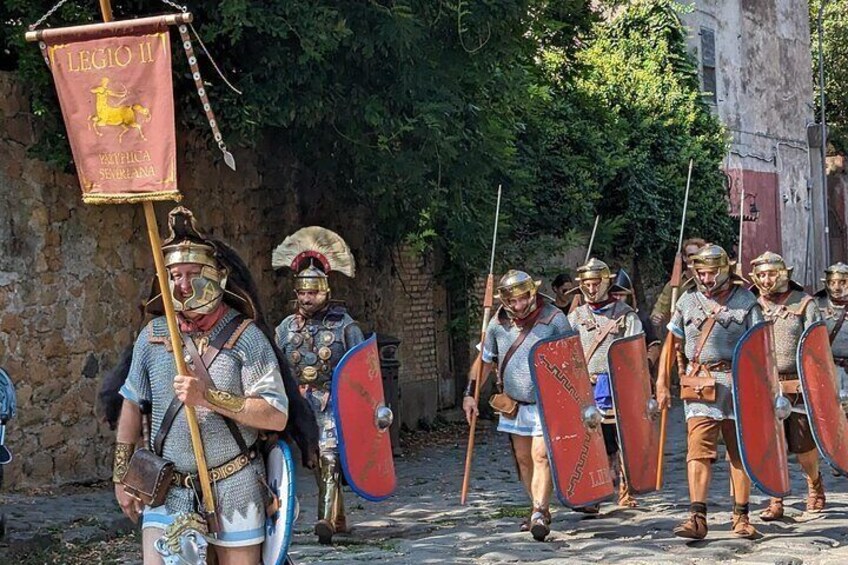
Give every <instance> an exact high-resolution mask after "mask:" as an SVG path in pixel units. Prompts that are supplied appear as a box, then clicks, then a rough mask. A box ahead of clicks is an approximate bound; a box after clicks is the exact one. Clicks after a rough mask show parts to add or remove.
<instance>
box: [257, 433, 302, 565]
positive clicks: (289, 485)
mask: <svg viewBox="0 0 848 565" xmlns="http://www.w3.org/2000/svg"><path fill="white" fill-rule="evenodd" d="M265 473H266V475H265V476H266V480H267V482H268V487H269V488H270V489H271V490H272V491H273V492H274V496H276V497H277V499H278V501H279V505H278V506H277V509H276V511H275V512H274V513H273V514H272V515H270V516H267V517H266V518H265V542H264V543H263V544H262V563H263V565H283V564H284V563H286V562H287V560H286V558H287V555H288V552H289V544H290V543H291V538H292V527H293V526H294V521H295V518H296V514H297V510H296V508H297V499H296V498H295V493H294V490H295V489H294V487H295V474H294V461H293V460H292V455H291V450H290V449H289V446H288V444H287V443H286V442H284V441H283V440H279V441H277V443H276V444H274V446H273V447H272V448H271V450H270V451H269V452H268V454H267V455H266V456H265Z"/></svg>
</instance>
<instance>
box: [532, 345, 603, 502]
mask: <svg viewBox="0 0 848 565" xmlns="http://www.w3.org/2000/svg"><path fill="white" fill-rule="evenodd" d="M530 372H531V374H532V376H533V381H534V382H535V384H536V399H537V402H538V407H539V416H540V417H541V420H542V426H543V429H544V432H545V442H546V443H547V446H548V457H549V459H550V462H551V473H552V475H553V481H554V487H555V488H556V493H557V496H558V497H559V499H560V501H561V502H562V503H563V504H565V505H566V506H570V507H571V508H578V507H582V506H589V505H592V504H595V503H598V502H601V501H603V500H607V499H609V498H610V497H612V495H613V493H614V488H613V483H612V477H611V476H610V469H609V460H608V459H607V454H606V450H605V448H604V437H603V435H602V433H601V427H600V419H601V415H600V412H598V411H597V408H595V400H594V398H593V396H592V385H591V384H590V383H589V372H588V371H587V370H586V361H585V360H584V359H583V346H582V345H581V343H580V336H578V335H577V334H574V333H570V334H566V335H565V336H560V337H555V338H551V339H547V340H543V341H540V342H539V343H537V344H536V345H534V346H533V349H532V350H531V352H530ZM593 411H594V412H593ZM584 420H585V422H584Z"/></svg>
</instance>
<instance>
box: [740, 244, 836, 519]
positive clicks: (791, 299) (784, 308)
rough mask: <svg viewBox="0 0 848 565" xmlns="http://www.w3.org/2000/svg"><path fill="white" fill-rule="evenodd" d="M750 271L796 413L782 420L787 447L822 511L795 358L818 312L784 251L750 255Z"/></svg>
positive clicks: (811, 504)
mask: <svg viewBox="0 0 848 565" xmlns="http://www.w3.org/2000/svg"><path fill="white" fill-rule="evenodd" d="M751 268H752V269H751V273H750V274H749V277H750V278H751V280H752V281H753V283H754V287H755V290H756V291H757V294H759V298H758V300H757V301H758V302H759V303H760V307H761V308H762V310H763V316H764V317H765V319H766V320H769V321H771V322H772V323H773V325H774V332H773V335H774V345H775V355H776V360H777V370H778V373H779V378H780V388H781V391H782V393H783V395H784V396H786V398H787V399H788V400H789V402H790V403H791V404H792V413H791V414H790V415H789V417H788V418H786V419H785V420H784V421H783V426H784V433H785V435H786V442H787V447H788V448H789V452H790V453H794V454H795V455H796V456H797V457H798V462H799V463H800V464H801V469H802V470H803V471H804V476H805V478H806V479H807V488H808V494H807V511H808V512H821V510H822V509H823V508H824V503H825V493H824V485H823V484H822V478H821V474H820V473H819V454H818V450H817V448H816V441H815V438H814V437H813V431H812V429H810V422H809V420H808V419H807V412H806V409H805V407H804V398H803V395H802V394H801V382H800V380H799V379H798V367H797V363H796V359H797V355H796V353H797V351H798V343H799V341H800V339H801V335H802V334H803V333H804V330H805V329H807V328H808V327H809V326H811V325H812V324H813V323H814V322H816V321H818V320H819V319H821V318H820V315H819V311H818V307H817V305H816V304H815V300H814V299H813V297H812V296H810V295H809V294H807V293H806V292H804V288H803V287H802V286H801V285H800V284H798V283H797V282H795V281H793V280H792V270H793V268H792V267H787V266H786V262H785V261H784V260H783V257H781V256H780V255H778V254H777V253H772V252H771V251H766V252H765V253H763V254H762V255H760V256H759V257H757V258H756V259H754V260H753V261H751ZM760 518H761V519H763V520H764V521H766V522H769V521H772V520H779V519H780V518H783V499H782V498H772V499H771V501H770V503H769V505H768V508H766V509H765V510H763V511H762V512H761V513H760Z"/></svg>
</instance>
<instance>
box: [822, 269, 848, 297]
mask: <svg viewBox="0 0 848 565" xmlns="http://www.w3.org/2000/svg"><path fill="white" fill-rule="evenodd" d="M821 281H822V282H823V283H824V284H825V291H826V292H827V294H828V296H830V299H831V300H833V301H835V302H845V301H848V265H846V264H845V263H843V262H841V261H840V262H838V263H834V264H833V265H831V266H830V267H828V268H827V269H825V271H824V278H823V279H822V280H821ZM843 281H844V282H843Z"/></svg>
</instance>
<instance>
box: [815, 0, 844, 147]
mask: <svg viewBox="0 0 848 565" xmlns="http://www.w3.org/2000/svg"><path fill="white" fill-rule="evenodd" d="M821 3H822V0H813V1H811V2H810V39H811V42H812V51H813V77H814V78H815V81H814V83H815V93H816V101H815V102H816V120H817V121H818V120H819V119H820V116H821V104H820V100H821V99H820V92H821V91H820V88H819V80H818V78H819V42H818V40H819V36H818V31H819V30H818V25H819V24H818V14H819V8H820V6H821ZM822 20H823V24H824V25H823V27H824V34H823V35H822V59H823V61H824V75H825V77H824V84H825V89H824V93H825V106H826V107H825V110H826V118H827V125H828V145H829V146H830V148H831V149H832V150H834V151H835V152H836V153H841V154H845V153H848V0H827V3H826V4H825V9H824V13H823V18H822Z"/></svg>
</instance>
